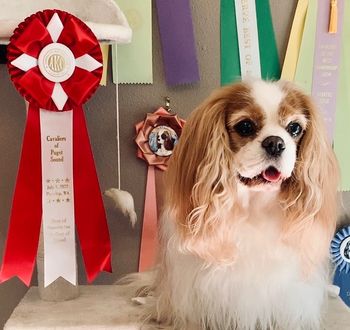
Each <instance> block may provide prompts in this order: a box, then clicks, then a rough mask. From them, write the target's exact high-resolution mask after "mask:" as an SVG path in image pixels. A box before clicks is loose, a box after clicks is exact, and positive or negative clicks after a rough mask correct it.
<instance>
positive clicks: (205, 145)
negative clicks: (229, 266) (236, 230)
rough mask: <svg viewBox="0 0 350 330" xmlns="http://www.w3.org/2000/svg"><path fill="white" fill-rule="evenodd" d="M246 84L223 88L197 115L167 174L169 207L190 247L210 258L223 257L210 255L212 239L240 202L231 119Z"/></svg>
mask: <svg viewBox="0 0 350 330" xmlns="http://www.w3.org/2000/svg"><path fill="white" fill-rule="evenodd" d="M242 86H243V84H236V85H233V86H229V87H225V88H221V89H219V90H218V91H216V92H214V93H213V94H212V95H211V96H210V97H209V98H208V99H207V100H206V101H205V102H204V103H203V104H201V105H200V106H199V107H198V108H197V109H196V110H195V111H194V112H193V113H192V115H191V116H190V118H189V119H188V121H187V122H186V124H185V127H184V129H183V132H182V135H181V137H180V140H179V143H178V144H177V145H176V147H175V150H174V153H173V155H172V157H171V160H170V163H169V168H168V171H167V174H166V189H167V190H166V191H167V193H166V198H165V199H166V201H165V208H166V210H167V212H170V213H171V214H172V218H174V219H175V220H176V223H177V228H178V230H179V231H180V233H181V235H182V239H183V243H184V244H183V245H184V249H187V250H191V253H196V254H197V255H199V256H201V257H202V258H204V259H212V258H215V259H217V258H218V256H217V255H216V256H213V255H211V256H210V255H208V254H210V253H211V252H210V251H208V246H210V245H212V246H215V245H217V244H213V242H212V243H211V244H210V243H209V241H210V240H213V239H216V238H217V237H216V236H217V235H216V233H217V231H218V230H219V227H223V226H222V225H223V223H222V222H223V221H226V220H224V219H226V218H227V216H225V215H227V211H230V210H231V209H232V207H233V205H234V203H235V195H236V180H235V177H234V175H233V173H234V169H233V164H232V159H233V151H232V150H231V148H230V141H229V136H228V133H227V130H226V123H225V121H226V111H227V108H228V107H229V106H230V104H232V102H233V100H234V99H235V97H237V93H241V91H242ZM204 242H208V244H205V243H204ZM219 244H220V243H219ZM207 245H208V246H207Z"/></svg>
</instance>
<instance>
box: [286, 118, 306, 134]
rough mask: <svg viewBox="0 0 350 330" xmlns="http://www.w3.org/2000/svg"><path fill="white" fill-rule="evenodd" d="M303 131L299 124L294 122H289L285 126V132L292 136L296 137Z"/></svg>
mask: <svg viewBox="0 0 350 330" xmlns="http://www.w3.org/2000/svg"><path fill="white" fill-rule="evenodd" d="M302 131H303V128H302V127H301V125H300V124H298V123H296V122H291V123H289V124H288V126H287V132H288V133H289V134H290V135H291V136H292V137H297V136H299V135H300V134H301V132H302Z"/></svg>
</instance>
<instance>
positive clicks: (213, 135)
mask: <svg viewBox="0 0 350 330" xmlns="http://www.w3.org/2000/svg"><path fill="white" fill-rule="evenodd" d="M337 184H338V168H337V163H336V160H335V157H334V154H333V151H332V149H331V146H330V144H329V142H328V139H327V135H326V132H325V129H324V126H323V123H322V121H321V119H320V114H319V112H318V110H317V109H316V108H315V106H314V105H313V103H312V101H311V100H310V98H309V97H308V96H306V95H305V94H303V93H302V92H301V91H300V90H298V89H297V88H296V87H294V86H293V85H291V84H289V83H285V82H277V83H273V82H263V81H252V82H243V83H238V84H235V85H232V86H228V87H224V88H221V89H219V90H217V91H216V92H214V93H213V94H212V95H211V96H210V97H209V98H208V99H207V100H206V101H205V102H204V103H203V104H201V105H200V106H199V107H198V108H197V109H196V110H195V111H194V112H193V114H192V115H191V116H190V118H189V120H188V121H187V123H186V125H185V128H184V130H183V133H182V136H181V138H180V141H179V144H178V145H177V146H176V147H175V151H174V154H173V156H172V159H171V162H170V165H169V169H168V171H167V175H166V197H165V206H164V212H163V215H162V221H161V229H160V237H161V238H160V240H161V250H160V259H159V266H158V268H157V270H156V273H157V278H156V279H155V281H154V284H153V285H152V287H151V290H152V291H153V294H154V296H155V304H154V306H152V311H151V317H152V318H153V319H156V320H157V321H159V322H161V323H163V324H170V325H172V327H174V329H181V330H183V329H192V328H193V327H194V328H197V329H212V330H225V329H255V328H259V329H283V330H287V329H293V330H297V329H318V328H319V326H320V321H321V316H322V314H321V310H322V306H323V303H324V298H325V288H326V284H327V263H328V249H329V243H330V240H331V237H332V235H333V232H334V229H335V223H336V208H337V207H336V189H337Z"/></svg>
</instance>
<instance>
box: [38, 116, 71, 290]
mask: <svg viewBox="0 0 350 330" xmlns="http://www.w3.org/2000/svg"><path fill="white" fill-rule="evenodd" d="M40 130H41V164H42V207H43V219H42V221H43V230H44V269H45V276H44V286H45V287H47V286H48V285H50V284H51V283H52V282H54V281H55V280H56V279H57V278H59V277H62V278H64V279H65V280H67V281H69V282H70V283H72V284H73V285H76V271H77V270H76V251H75V224H74V196H73V111H64V112H53V111H47V110H43V109H40Z"/></svg>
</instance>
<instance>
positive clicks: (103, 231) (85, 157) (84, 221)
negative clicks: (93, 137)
mask: <svg viewBox="0 0 350 330" xmlns="http://www.w3.org/2000/svg"><path fill="white" fill-rule="evenodd" d="M73 155H74V159H73V175H74V212H75V224H76V226H77V231H78V235H79V240H80V246H81V250H82V254H83V258H84V263H85V267H86V273H87V279H88V282H91V281H93V280H94V279H95V277H96V276H97V275H98V273H99V272H100V271H103V270H104V271H108V272H111V271H112V266H111V243H110V238H109V232H108V226H107V222H106V214H105V209H104V206H103V202H102V198H101V192H100V187H99V183H98V178H97V174H96V169H95V162H94V158H93V155H92V151H91V146H90V142H89V135H88V132H87V129H86V124H85V117H84V113H83V109H82V108H81V107H78V108H76V109H74V110H73Z"/></svg>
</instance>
